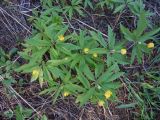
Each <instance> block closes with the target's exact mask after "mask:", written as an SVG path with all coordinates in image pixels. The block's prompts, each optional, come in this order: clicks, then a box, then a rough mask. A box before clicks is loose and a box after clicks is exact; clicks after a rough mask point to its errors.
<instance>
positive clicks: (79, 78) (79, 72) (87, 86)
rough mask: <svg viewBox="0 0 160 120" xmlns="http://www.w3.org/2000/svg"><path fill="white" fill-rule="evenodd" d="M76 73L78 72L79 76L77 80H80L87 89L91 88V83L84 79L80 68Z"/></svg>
mask: <svg viewBox="0 0 160 120" xmlns="http://www.w3.org/2000/svg"><path fill="white" fill-rule="evenodd" d="M76 71H77V74H78V76H77V79H78V80H80V82H81V83H82V84H83V86H84V87H85V88H90V83H89V81H88V80H87V79H86V78H85V77H84V75H83V74H82V72H81V71H80V70H79V69H78V68H76Z"/></svg>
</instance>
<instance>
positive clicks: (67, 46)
mask: <svg viewBox="0 0 160 120" xmlns="http://www.w3.org/2000/svg"><path fill="white" fill-rule="evenodd" d="M59 47H63V48H65V49H67V50H70V51H71V50H79V49H81V48H80V47H79V46H77V45H74V44H72V43H62V44H60V45H59Z"/></svg>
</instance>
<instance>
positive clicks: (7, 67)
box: [0, 48, 19, 86]
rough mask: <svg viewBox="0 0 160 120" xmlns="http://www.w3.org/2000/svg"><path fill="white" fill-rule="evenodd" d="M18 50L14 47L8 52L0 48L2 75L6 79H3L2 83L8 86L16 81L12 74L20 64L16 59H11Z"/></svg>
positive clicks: (0, 72) (0, 71) (0, 73)
mask: <svg viewBox="0 0 160 120" xmlns="http://www.w3.org/2000/svg"><path fill="white" fill-rule="evenodd" d="M16 51H17V49H16V48H14V49H12V50H11V51H10V52H9V53H8V54H7V53H5V52H4V50H3V49H2V48H0V75H1V77H2V78H3V79H4V80H2V83H3V84H4V85H7V86H8V85H11V84H12V83H15V82H16V81H15V78H14V77H13V76H12V74H13V72H14V69H16V68H17V67H18V66H19V64H18V63H17V62H16V61H15V62H13V61H11V56H12V54H14V53H15V52H16Z"/></svg>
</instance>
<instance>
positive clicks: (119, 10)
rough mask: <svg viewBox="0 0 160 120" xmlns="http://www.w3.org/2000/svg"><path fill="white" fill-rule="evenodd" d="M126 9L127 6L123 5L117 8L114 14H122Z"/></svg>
mask: <svg viewBox="0 0 160 120" xmlns="http://www.w3.org/2000/svg"><path fill="white" fill-rule="evenodd" d="M124 8H125V5H124V4H122V5H120V6H118V7H116V9H115V10H114V12H113V13H114V14H115V13H117V12H121V11H122V10H123V9H124Z"/></svg>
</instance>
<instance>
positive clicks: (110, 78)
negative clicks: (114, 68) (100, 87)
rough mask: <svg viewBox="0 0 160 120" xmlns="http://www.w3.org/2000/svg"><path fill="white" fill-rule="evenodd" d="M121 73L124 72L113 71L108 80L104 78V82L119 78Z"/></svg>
mask: <svg viewBox="0 0 160 120" xmlns="http://www.w3.org/2000/svg"><path fill="white" fill-rule="evenodd" d="M123 74H124V72H119V73H114V74H113V75H112V76H110V77H109V78H108V80H106V81H105V82H111V81H114V80H116V79H118V78H120V77H121V76H122V75H123Z"/></svg>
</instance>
